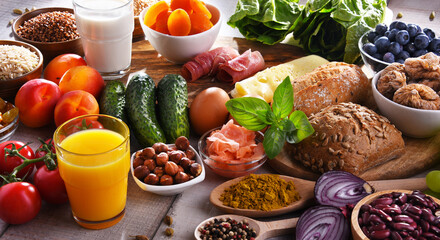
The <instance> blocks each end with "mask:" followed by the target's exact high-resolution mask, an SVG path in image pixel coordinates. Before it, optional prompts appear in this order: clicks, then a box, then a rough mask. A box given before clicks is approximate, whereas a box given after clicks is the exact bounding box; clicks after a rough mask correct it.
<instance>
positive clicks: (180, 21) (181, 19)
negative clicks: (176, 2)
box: [167, 9, 191, 36]
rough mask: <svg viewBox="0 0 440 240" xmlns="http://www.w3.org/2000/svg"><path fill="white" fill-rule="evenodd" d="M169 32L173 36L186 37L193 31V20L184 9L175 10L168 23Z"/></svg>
mask: <svg viewBox="0 0 440 240" xmlns="http://www.w3.org/2000/svg"><path fill="white" fill-rule="evenodd" d="M167 25H168V31H169V32H170V34H171V35H173V36H186V35H188V34H189V32H190V31H191V20H190V19H189V15H188V13H187V12H186V11H185V10H183V9H176V10H174V11H173V12H172V13H171V14H170V16H169V17H168V21H167Z"/></svg>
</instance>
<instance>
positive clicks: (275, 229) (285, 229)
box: [194, 214, 298, 240]
mask: <svg viewBox="0 0 440 240" xmlns="http://www.w3.org/2000/svg"><path fill="white" fill-rule="evenodd" d="M228 217H230V218H231V219H234V220H237V221H242V220H243V219H245V220H247V221H248V223H249V227H251V228H253V229H254V230H255V231H256V232H257V237H256V240H262V239H267V238H271V237H275V236H280V235H286V234H289V233H292V234H293V230H294V229H295V227H296V223H297V222H298V218H289V219H283V220H278V221H271V222H261V221H257V220H255V219H252V218H248V217H245V216H238V215H232V214H231V215H220V216H215V217H212V218H208V219H206V220H204V221H203V222H201V223H200V224H199V225H198V226H197V227H196V230H195V231H194V237H195V238H196V239H197V240H201V238H200V233H199V228H202V227H203V226H204V225H205V224H206V223H207V222H208V221H211V220H213V219H214V218H217V219H219V218H225V219H226V218H228Z"/></svg>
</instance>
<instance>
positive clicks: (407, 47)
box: [403, 43, 417, 56]
mask: <svg viewBox="0 0 440 240" xmlns="http://www.w3.org/2000/svg"><path fill="white" fill-rule="evenodd" d="M403 50H405V51H407V52H408V53H409V55H410V56H414V52H415V51H416V50H417V49H416V47H415V46H414V43H408V44H406V45H405V46H403Z"/></svg>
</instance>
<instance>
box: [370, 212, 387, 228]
mask: <svg viewBox="0 0 440 240" xmlns="http://www.w3.org/2000/svg"><path fill="white" fill-rule="evenodd" d="M368 222H369V223H370V224H371V225H373V224H374V225H377V224H380V223H384V222H383V221H382V219H380V217H379V216H377V215H376V214H371V215H370V217H368Z"/></svg>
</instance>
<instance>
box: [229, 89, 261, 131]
mask: <svg viewBox="0 0 440 240" xmlns="http://www.w3.org/2000/svg"><path fill="white" fill-rule="evenodd" d="M226 108H227V109H228V111H229V113H230V114H231V115H232V117H234V119H235V121H237V122H238V123H239V124H240V125H241V126H243V127H245V128H247V129H249V130H252V131H260V130H261V129H263V128H265V127H266V126H267V125H268V122H267V121H266V114H267V112H268V111H270V106H269V104H268V103H267V102H266V101H264V100H262V99H259V98H254V97H242V98H234V99H231V100H229V101H227V102H226Z"/></svg>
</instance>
